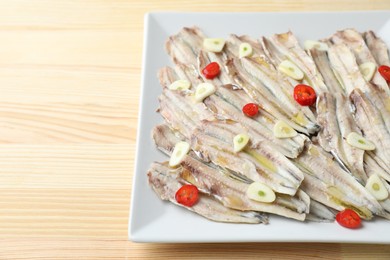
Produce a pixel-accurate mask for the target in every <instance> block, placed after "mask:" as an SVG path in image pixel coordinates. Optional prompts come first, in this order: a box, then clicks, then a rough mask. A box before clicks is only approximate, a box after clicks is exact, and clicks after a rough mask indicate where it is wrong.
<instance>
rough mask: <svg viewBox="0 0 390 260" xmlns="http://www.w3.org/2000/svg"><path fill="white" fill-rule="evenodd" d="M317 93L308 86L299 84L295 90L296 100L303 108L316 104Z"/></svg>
mask: <svg viewBox="0 0 390 260" xmlns="http://www.w3.org/2000/svg"><path fill="white" fill-rule="evenodd" d="M316 98H317V95H316V92H315V91H314V89H313V88H312V87H310V86H308V85H304V84H299V85H297V86H296V87H295V88H294V99H295V100H296V101H297V102H298V103H299V104H300V105H301V106H311V105H313V104H314V103H315V102H316Z"/></svg>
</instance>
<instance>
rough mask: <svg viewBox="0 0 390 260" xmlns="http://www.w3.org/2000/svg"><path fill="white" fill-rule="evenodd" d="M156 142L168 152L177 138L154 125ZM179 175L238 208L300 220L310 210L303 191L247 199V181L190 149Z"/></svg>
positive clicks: (226, 203) (224, 202) (228, 205)
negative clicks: (270, 198)
mask: <svg viewBox="0 0 390 260" xmlns="http://www.w3.org/2000/svg"><path fill="white" fill-rule="evenodd" d="M153 138H154V140H155V142H156V145H157V147H158V148H159V149H161V150H162V151H168V152H167V154H168V155H169V154H170V153H171V151H172V150H173V147H174V145H175V143H176V142H178V141H179V140H180V139H179V138H177V137H176V135H175V134H174V133H173V132H172V130H171V129H169V127H168V126H166V125H159V126H156V127H155V128H154V130H153ZM178 176H179V177H180V178H182V179H183V180H185V181H187V182H189V183H192V184H194V185H196V186H197V187H198V188H199V189H200V190H202V191H204V192H206V193H209V194H212V195H214V196H215V197H217V198H218V199H219V200H220V201H221V203H223V205H225V206H226V207H229V208H234V209H238V210H244V211H246V210H254V211H261V212H267V213H273V214H277V215H282V216H285V217H288V218H293V219H297V220H301V221H303V220H304V219H305V213H308V211H309V205H310V198H309V197H308V196H307V195H306V194H305V193H304V192H302V191H298V192H297V194H296V195H295V196H294V197H291V196H286V195H283V194H277V198H276V200H275V201H274V202H273V203H262V202H257V201H253V200H251V199H249V198H248V197H247V196H246V190H247V189H248V186H249V183H246V182H243V181H239V180H237V179H234V178H231V175H230V174H229V173H228V172H226V171H225V172H224V171H222V169H220V168H216V167H212V166H211V165H209V164H208V165H206V164H205V163H204V162H202V161H200V160H199V159H198V158H197V157H196V155H194V154H192V153H190V154H189V155H187V156H185V158H184V159H183V161H182V163H181V169H180V171H178Z"/></svg>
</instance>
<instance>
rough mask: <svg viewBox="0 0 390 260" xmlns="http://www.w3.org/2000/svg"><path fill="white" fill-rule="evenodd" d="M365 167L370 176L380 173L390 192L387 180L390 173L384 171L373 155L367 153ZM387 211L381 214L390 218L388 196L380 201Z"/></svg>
mask: <svg viewBox="0 0 390 260" xmlns="http://www.w3.org/2000/svg"><path fill="white" fill-rule="evenodd" d="M365 157H366V158H365V160H364V162H365V165H364V166H365V169H366V172H367V175H368V176H371V175H373V174H377V175H379V177H380V178H381V179H382V181H383V183H384V184H385V187H386V189H387V190H388V192H389V194H390V185H389V184H388V183H387V182H386V181H388V180H389V177H390V175H389V173H388V172H386V171H384V170H383V168H382V167H380V166H379V165H378V164H377V163H376V161H375V160H374V159H372V157H370V156H369V155H365ZM379 203H380V204H381V206H382V207H383V209H384V210H385V212H384V213H383V214H382V215H380V216H381V217H384V218H386V219H390V198H387V199H385V200H381V201H379Z"/></svg>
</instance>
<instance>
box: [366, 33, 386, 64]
mask: <svg viewBox="0 0 390 260" xmlns="http://www.w3.org/2000/svg"><path fill="white" fill-rule="evenodd" d="M363 37H364V40H365V42H366V44H367V46H368V49H370V51H371V54H372V56H374V58H375V60H376V63H377V64H379V65H387V66H390V58H389V50H388V48H387V46H386V43H385V42H384V41H383V40H382V39H380V38H378V37H377V36H376V35H375V33H374V32H373V31H368V32H365V33H364V34H363Z"/></svg>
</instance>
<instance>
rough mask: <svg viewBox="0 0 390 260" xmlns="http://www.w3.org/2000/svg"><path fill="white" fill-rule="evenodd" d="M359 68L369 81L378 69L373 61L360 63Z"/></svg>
mask: <svg viewBox="0 0 390 260" xmlns="http://www.w3.org/2000/svg"><path fill="white" fill-rule="evenodd" d="M359 70H360V72H361V73H362V75H363V78H364V79H365V80H366V81H367V82H368V81H370V80H371V79H372V77H373V76H374V74H375V71H376V65H375V63H372V62H365V63H362V64H360V65H359Z"/></svg>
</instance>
